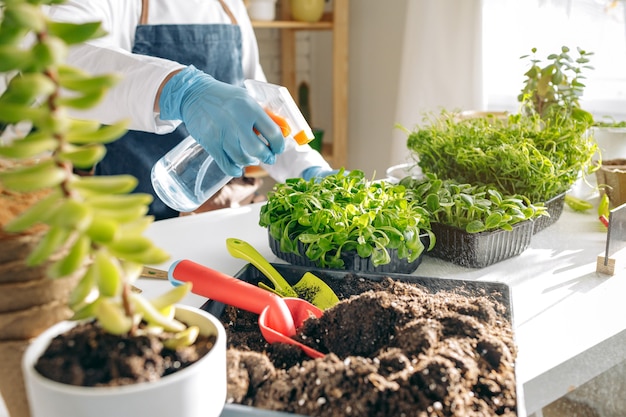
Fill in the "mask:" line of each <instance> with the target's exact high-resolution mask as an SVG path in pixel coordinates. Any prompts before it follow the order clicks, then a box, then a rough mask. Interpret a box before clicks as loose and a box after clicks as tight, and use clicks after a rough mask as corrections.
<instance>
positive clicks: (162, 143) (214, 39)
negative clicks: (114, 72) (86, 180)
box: [95, 2, 244, 220]
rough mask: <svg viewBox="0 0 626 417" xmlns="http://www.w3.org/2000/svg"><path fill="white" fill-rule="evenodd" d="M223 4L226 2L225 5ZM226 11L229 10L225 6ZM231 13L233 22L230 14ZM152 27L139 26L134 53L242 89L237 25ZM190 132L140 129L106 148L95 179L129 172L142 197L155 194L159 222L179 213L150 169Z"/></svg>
mask: <svg viewBox="0 0 626 417" xmlns="http://www.w3.org/2000/svg"><path fill="white" fill-rule="evenodd" d="M220 3H221V2H220ZM222 6H223V7H226V6H225V5H224V4H223V3H222ZM225 11H226V12H227V14H229V16H231V20H233V19H234V18H233V17H232V14H231V13H230V10H227V9H225ZM234 23H236V22H233V24H206V25H198V24H194V25H147V24H141V25H139V26H137V31H136V35H135V45H134V47H133V53H136V54H142V55H150V56H155V57H159V58H165V59H169V60H172V61H176V62H179V63H181V64H184V65H194V66H195V67H196V68H198V69H200V70H202V71H204V72H206V73H207V74H210V75H211V76H213V77H214V78H215V79H217V80H220V81H223V82H226V83H229V84H234V85H239V86H243V81H244V77H243V67H242V63H241V62H242V61H241V54H242V52H241V51H242V39H241V30H240V28H239V26H238V25H237V24H234ZM188 135H189V134H188V133H187V129H186V128H185V126H184V125H183V124H181V125H180V126H179V127H178V128H177V129H176V130H175V131H174V132H172V133H169V134H165V135H157V134H155V133H149V132H141V131H136V130H131V131H128V133H127V134H126V135H125V136H123V137H122V138H120V139H119V140H117V141H115V142H113V143H110V144H108V145H107V153H106V155H105V157H104V159H103V160H102V161H101V162H100V163H98V165H97V166H96V168H95V174H96V175H119V174H130V175H133V176H134V177H136V178H137V179H138V180H139V183H138V185H137V188H136V189H135V190H134V191H135V192H139V193H147V194H152V195H153V196H154V201H153V202H152V204H151V205H150V211H149V214H151V215H154V216H155V218H156V219H157V220H160V219H165V218H170V217H176V216H178V215H179V213H178V212H177V211H175V210H173V209H171V208H170V207H168V206H167V205H165V204H164V203H163V202H162V201H161V200H159V198H158V197H157V195H156V194H155V192H154V189H153V188H152V182H151V179H150V171H151V169H152V166H153V165H154V163H155V162H156V161H158V160H159V159H160V158H161V157H162V156H163V155H165V154H166V153H167V152H168V151H169V150H170V149H172V148H173V147H174V146H176V145H177V144H178V143H179V142H180V141H181V140H183V139H184V138H186V137H187V136H188Z"/></svg>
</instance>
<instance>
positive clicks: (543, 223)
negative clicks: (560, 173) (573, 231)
mask: <svg viewBox="0 0 626 417" xmlns="http://www.w3.org/2000/svg"><path fill="white" fill-rule="evenodd" d="M544 205H545V207H546V209H547V210H548V214H550V216H549V217H548V216H540V217H539V218H537V219H535V227H534V229H533V233H539V232H541V231H542V230H543V229H545V228H546V227H548V226H551V225H553V224H554V223H556V222H557V220H559V217H561V214H563V207H564V206H565V193H563V194H559V195H557V196H556V197H553V198H551V199H550V200H548V201H546V202H545V203H544Z"/></svg>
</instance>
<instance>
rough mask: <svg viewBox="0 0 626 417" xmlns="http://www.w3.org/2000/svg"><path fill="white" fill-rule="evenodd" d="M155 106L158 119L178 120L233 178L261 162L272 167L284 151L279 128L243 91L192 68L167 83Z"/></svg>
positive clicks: (283, 140) (283, 142) (283, 141)
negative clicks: (247, 167) (258, 134)
mask: <svg viewBox="0 0 626 417" xmlns="http://www.w3.org/2000/svg"><path fill="white" fill-rule="evenodd" d="M159 107H160V111H161V119H163V120H182V121H183V123H185V126H186V127H187V130H188V131H189V133H190V134H191V136H193V138H194V139H195V140H196V141H197V142H198V143H199V144H201V145H202V147H203V148H204V149H205V150H206V151H207V152H208V153H209V154H210V155H211V156H212V157H213V159H215V162H217V164H218V166H219V167H220V168H221V169H222V171H224V173H226V174H227V175H230V176H233V177H240V176H241V175H242V174H243V168H244V167H245V166H248V165H255V164H258V163H259V161H260V162H263V163H266V164H273V163H274V161H275V158H276V155H277V154H280V153H281V152H282V151H283V150H284V148H285V139H284V138H283V135H282V133H281V131H280V128H279V127H278V125H276V123H274V121H273V120H272V119H270V117H269V116H268V115H267V114H266V113H265V111H264V110H263V108H262V107H261V106H260V105H259V104H258V103H257V102H256V101H255V100H254V99H253V98H252V97H250V95H249V94H248V93H247V91H246V90H245V89H244V88H241V87H235V86H233V85H230V84H226V83H223V82H220V81H217V80H216V79H215V78H213V77H211V76H210V75H208V74H205V73H204V72H202V71H200V70H198V69H196V68H195V67H193V66H189V67H187V68H185V69H184V70H182V71H181V72H179V73H178V74H176V75H174V76H173V77H172V78H171V79H170V80H169V81H168V82H167V83H166V84H165V86H164V88H163V91H162V93H161V97H160V99H159ZM253 128H256V130H257V131H258V132H259V133H260V134H261V135H263V137H264V138H265V140H267V144H265V143H263V141H262V139H260V138H259V137H258V136H257V134H256V133H255V132H254V131H253V130H252V129H253Z"/></svg>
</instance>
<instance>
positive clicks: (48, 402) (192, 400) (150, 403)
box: [22, 305, 226, 417]
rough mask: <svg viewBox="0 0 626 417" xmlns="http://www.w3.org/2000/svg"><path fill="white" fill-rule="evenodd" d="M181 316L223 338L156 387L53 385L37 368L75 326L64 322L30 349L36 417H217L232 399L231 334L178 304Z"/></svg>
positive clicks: (27, 364) (27, 375) (28, 371)
mask: <svg viewBox="0 0 626 417" xmlns="http://www.w3.org/2000/svg"><path fill="white" fill-rule="evenodd" d="M176 317H177V318H178V319H179V320H182V321H185V322H186V323H188V324H190V325H197V326H199V327H200V331H201V333H203V334H207V335H209V334H217V340H216V343H215V346H213V349H211V351H210V352H209V353H207V354H206V355H205V356H204V357H203V358H201V359H200V360H199V361H198V362H197V363H195V364H193V365H192V366H190V367H188V368H185V369H183V370H181V371H178V372H176V373H174V374H171V375H168V376H166V377H164V378H163V379H161V380H160V381H156V382H144V383H140V384H135V385H125V386H120V387H78V386H74V385H67V384H62V383H58V382H55V381H51V380H49V379H47V378H44V377H43V376H41V375H40V374H39V373H37V371H35V368H34V364H35V362H36V360H37V358H38V357H39V356H40V355H41V354H42V353H43V351H44V350H45V349H46V347H47V346H48V344H49V341H50V340H51V339H52V338H53V337H54V336H56V335H57V334H60V333H63V332H64V331H66V330H68V329H69V328H71V327H72V326H74V325H75V322H68V321H65V322H61V323H59V324H57V325H55V326H53V327H51V328H50V329H48V330H47V331H45V332H43V333H42V334H41V335H39V336H38V337H37V338H35V339H34V340H33V342H32V343H31V344H30V346H29V347H28V348H27V349H26V352H25V353H24V357H23V360H22V369H23V372H24V380H25V383H26V391H27V394H28V399H29V405H30V410H31V417H85V416H89V417H110V416H116V417H123V416H128V417H131V416H133V417H137V416H147V417H148V416H149V417H172V416H177V417H214V416H219V415H220V414H221V412H222V409H223V408H224V403H225V400H226V331H225V330H224V327H223V326H222V324H221V323H220V322H219V320H218V319H217V318H215V317H214V316H212V315H211V314H209V313H207V312H205V311H203V310H200V309H197V308H192V307H187V306H182V305H177V306H176Z"/></svg>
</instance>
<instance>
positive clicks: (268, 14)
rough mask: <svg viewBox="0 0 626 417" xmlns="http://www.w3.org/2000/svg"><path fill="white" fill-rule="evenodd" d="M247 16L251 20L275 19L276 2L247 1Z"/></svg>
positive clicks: (269, 0)
mask: <svg viewBox="0 0 626 417" xmlns="http://www.w3.org/2000/svg"><path fill="white" fill-rule="evenodd" d="M248 15H249V16H250V19H252V20H264V21H271V20H274V19H276V0H248Z"/></svg>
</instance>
